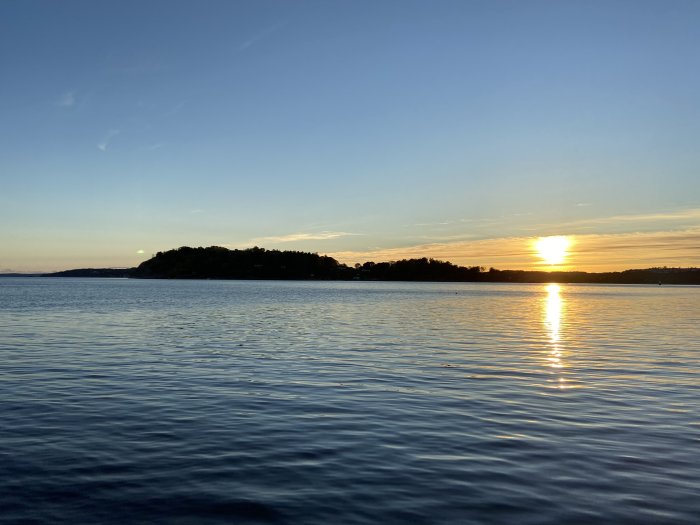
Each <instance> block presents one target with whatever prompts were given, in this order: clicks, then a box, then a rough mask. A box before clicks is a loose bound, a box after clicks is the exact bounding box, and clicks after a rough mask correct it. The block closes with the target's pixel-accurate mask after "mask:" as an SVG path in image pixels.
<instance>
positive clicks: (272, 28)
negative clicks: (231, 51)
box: [238, 22, 287, 51]
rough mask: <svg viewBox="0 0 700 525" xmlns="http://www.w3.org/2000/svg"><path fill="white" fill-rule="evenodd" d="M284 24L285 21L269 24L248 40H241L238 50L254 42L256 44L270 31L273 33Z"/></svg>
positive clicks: (244, 48)
mask: <svg viewBox="0 0 700 525" xmlns="http://www.w3.org/2000/svg"><path fill="white" fill-rule="evenodd" d="M285 25H287V22H278V23H277V24H274V25H271V26H270V27H267V28H265V29H263V30H262V31H260V32H259V33H257V34H255V35H253V36H252V37H250V38H249V39H248V40H245V41H244V42H242V43H241V44H240V45H239V46H238V51H245V50H246V49H248V48H249V47H251V46H253V45H254V44H257V43H258V42H260V41H261V40H263V39H265V38H267V37H268V36H270V35H271V34H272V33H275V32H276V31H278V30H280V29H281V28H282V27H284V26H285Z"/></svg>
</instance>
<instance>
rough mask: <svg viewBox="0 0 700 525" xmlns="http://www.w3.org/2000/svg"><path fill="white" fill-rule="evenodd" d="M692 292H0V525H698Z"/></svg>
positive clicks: (383, 287)
mask: <svg viewBox="0 0 700 525" xmlns="http://www.w3.org/2000/svg"><path fill="white" fill-rule="evenodd" d="M699 327H700V289H697V288H692V287H658V286H657V287H643V286H639V287H636V286H634V287H633V286H571V285H567V286H563V285H562V286H561V287H556V286H550V287H547V286H543V285H507V284H427V283H416V284H414V283H360V282H350V283H320V282H239V281H139V280H101V279H92V280H91V279H37V278H35V279H22V278H5V279H0V522H2V523H48V522H50V523H71V524H73V523H119V524H123V523H168V524H170V523H174V524H178V523H193V524H195V523H196V524H206V523H304V524H327V523H411V524H420V523H445V524H447V523H449V524H452V523H460V524H464V523H486V524H488V523H518V524H528V523H536V524H548V523H552V524H554V523H556V524H562V523H567V524H571V523H630V524H631V523H635V524H637V523H649V524H652V523H653V524H657V523H658V524H664V523H668V524H671V523H673V524H677V523H689V524H690V523H693V524H695V523H697V522H698V521H697V520H698V516H700V498H699V497H698V492H699V489H700V417H699V416H700V381H699V379H700V377H699V376H700V328H699Z"/></svg>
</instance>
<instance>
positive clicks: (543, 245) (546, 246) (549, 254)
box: [535, 235, 571, 266]
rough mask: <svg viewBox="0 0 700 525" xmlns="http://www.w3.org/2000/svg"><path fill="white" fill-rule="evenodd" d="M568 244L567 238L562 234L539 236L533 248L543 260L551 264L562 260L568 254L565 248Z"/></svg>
mask: <svg viewBox="0 0 700 525" xmlns="http://www.w3.org/2000/svg"><path fill="white" fill-rule="evenodd" d="M570 245H571V241H570V240H569V238H568V237H565V236H563V235H557V236H553V237H540V238H539V239H537V241H536V242H535V250H536V251H537V255H538V256H539V257H540V258H541V259H542V260H543V261H544V262H546V263H547V264H549V265H551V266H553V265H555V264H561V263H563V262H564V260H565V259H566V257H567V255H568V253H567V251H566V250H567V248H568V247H569V246H570Z"/></svg>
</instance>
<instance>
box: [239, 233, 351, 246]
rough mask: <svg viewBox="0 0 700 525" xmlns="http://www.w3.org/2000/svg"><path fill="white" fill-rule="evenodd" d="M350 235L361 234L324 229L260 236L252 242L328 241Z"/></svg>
mask: <svg viewBox="0 0 700 525" xmlns="http://www.w3.org/2000/svg"><path fill="white" fill-rule="evenodd" d="M349 235H359V234H357V233H348V232H329V231H323V232H318V233H290V234H288V235H280V236H271V237H258V238H256V239H252V240H251V242H252V243H254V244H259V243H265V242H296V241H326V240H328V239H337V238H338V237H347V236H349Z"/></svg>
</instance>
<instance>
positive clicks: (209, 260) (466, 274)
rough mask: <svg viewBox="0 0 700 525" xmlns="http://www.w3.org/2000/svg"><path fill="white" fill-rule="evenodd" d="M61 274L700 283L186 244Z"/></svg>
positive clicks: (687, 278) (699, 280) (656, 275)
mask: <svg viewBox="0 0 700 525" xmlns="http://www.w3.org/2000/svg"><path fill="white" fill-rule="evenodd" d="M46 275H48V276H62V277H133V278H139V279H296V280H298V279H317V280H362V281H445V282H509V283H544V282H558V283H610V284H657V283H661V284H700V269H698V268H650V269H646V270H625V271H623V272H605V273H588V272H541V271H527V270H496V269H495V268H490V269H489V270H486V269H485V268H483V267H481V266H470V267H464V266H457V265H455V264H452V263H450V262H446V261H438V260H435V259H427V258H425V257H424V258H422V259H404V260H401V261H395V262H381V263H374V262H366V263H364V264H362V265H360V264H356V265H355V266H347V265H346V264H342V263H339V262H338V261H336V260H335V259H334V258H332V257H328V256H326V255H318V254H316V253H308V252H298V251H280V250H266V249H264V248H257V247H255V248H248V249H246V250H229V249H226V248H221V247H218V246H212V247H209V248H189V247H182V248H178V249H176V250H169V251H166V252H158V253H157V254H156V255H155V256H154V257H153V258H151V259H149V260H147V261H144V262H143V263H141V264H140V265H139V266H138V267H137V268H129V269H92V268H91V269H82V270H68V271H65V272H57V273H53V274H46Z"/></svg>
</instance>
